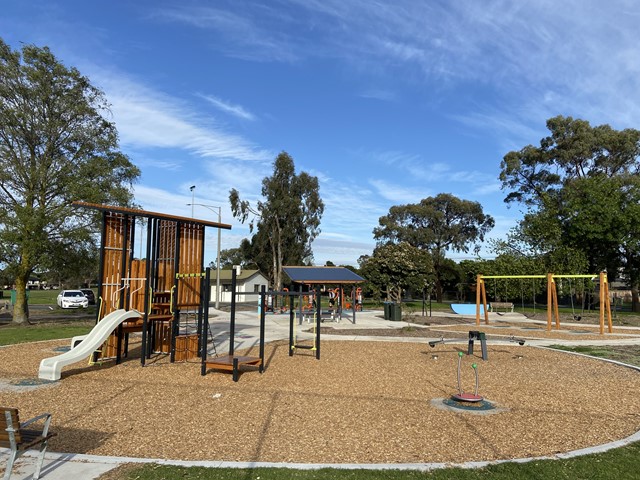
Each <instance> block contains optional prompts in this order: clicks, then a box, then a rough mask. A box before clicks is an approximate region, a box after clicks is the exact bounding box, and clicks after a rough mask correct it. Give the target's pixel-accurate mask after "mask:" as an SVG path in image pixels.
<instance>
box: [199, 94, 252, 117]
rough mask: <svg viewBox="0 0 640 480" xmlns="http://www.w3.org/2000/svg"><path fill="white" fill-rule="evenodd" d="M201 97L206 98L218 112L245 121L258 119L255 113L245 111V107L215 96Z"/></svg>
mask: <svg viewBox="0 0 640 480" xmlns="http://www.w3.org/2000/svg"><path fill="white" fill-rule="evenodd" d="M200 97H201V98H204V99H205V100H206V101H207V102H209V103H210V104H211V105H213V106H214V107H216V108H217V109H218V110H221V111H223V112H225V113H228V114H230V115H233V116H234V117H238V118H241V119H243V120H251V121H253V120H255V119H256V116H255V115H254V114H253V113H251V112H249V111H247V110H245V109H244V107H242V106H240V105H234V104H232V103H230V102H226V101H224V100H221V99H219V98H217V97H214V96H213V95H200Z"/></svg>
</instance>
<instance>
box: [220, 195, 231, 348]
mask: <svg viewBox="0 0 640 480" xmlns="http://www.w3.org/2000/svg"><path fill="white" fill-rule="evenodd" d="M218 223H222V209H221V208H220V207H218ZM220 235H221V231H220V227H218V255H216V310H219V309H220ZM232 341H233V340H232Z"/></svg>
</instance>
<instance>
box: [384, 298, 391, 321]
mask: <svg viewBox="0 0 640 480" xmlns="http://www.w3.org/2000/svg"><path fill="white" fill-rule="evenodd" d="M382 305H383V307H384V319H385V320H389V319H390V318H391V302H384V303H383V304H382Z"/></svg>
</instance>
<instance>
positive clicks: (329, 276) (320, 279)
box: [282, 267, 366, 284]
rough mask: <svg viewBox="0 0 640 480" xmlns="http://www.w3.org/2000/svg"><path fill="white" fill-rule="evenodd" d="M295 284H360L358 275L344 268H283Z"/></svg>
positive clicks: (360, 279) (362, 280) (361, 280)
mask: <svg viewBox="0 0 640 480" xmlns="http://www.w3.org/2000/svg"><path fill="white" fill-rule="evenodd" d="M282 270H284V272H285V273H286V274H287V275H289V278H290V279H291V280H292V281H293V282H295V283H307V284H313V283H362V282H364V281H366V280H365V279H364V278H362V277H361V276H360V275H358V274H356V273H355V272H352V271H351V270H349V269H348V268H344V267H283V268H282Z"/></svg>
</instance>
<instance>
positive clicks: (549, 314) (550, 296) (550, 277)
mask: <svg viewBox="0 0 640 480" xmlns="http://www.w3.org/2000/svg"><path fill="white" fill-rule="evenodd" d="M554 286H555V285H554V282H553V273H547V332H550V331H551V317H552V316H553V294H552V293H551V289H552V288H553V287H554ZM534 295H535V292H534Z"/></svg>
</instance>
